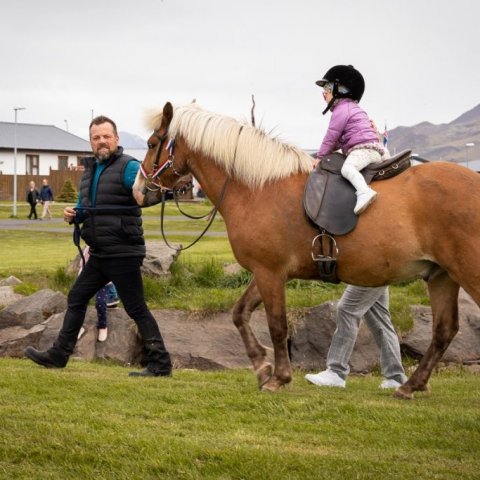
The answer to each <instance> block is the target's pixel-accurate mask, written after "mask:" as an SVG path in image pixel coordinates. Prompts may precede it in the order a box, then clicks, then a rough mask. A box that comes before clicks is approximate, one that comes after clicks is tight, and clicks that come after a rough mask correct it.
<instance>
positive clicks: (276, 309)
mask: <svg viewBox="0 0 480 480" xmlns="http://www.w3.org/2000/svg"><path fill="white" fill-rule="evenodd" d="M255 279H256V282H257V287H258V290H259V292H260V295H261V296H262V299H263V303H264V305H265V313H266V315H267V321H268V328H269V330H270V337H271V339H272V344H273V351H274V358H275V366H274V370H273V376H272V377H271V378H270V379H269V380H268V381H267V382H266V383H264V384H263V386H262V387H261V388H262V390H264V391H270V392H275V391H277V390H278V389H279V388H281V387H282V386H283V385H285V384H287V383H289V382H291V381H292V367H291V365H290V359H289V357H288V348H287V336H288V325H287V312H286V307H285V282H286V279H285V277H284V276H283V275H279V274H275V273H273V272H270V271H265V272H261V273H258V272H256V273H255Z"/></svg>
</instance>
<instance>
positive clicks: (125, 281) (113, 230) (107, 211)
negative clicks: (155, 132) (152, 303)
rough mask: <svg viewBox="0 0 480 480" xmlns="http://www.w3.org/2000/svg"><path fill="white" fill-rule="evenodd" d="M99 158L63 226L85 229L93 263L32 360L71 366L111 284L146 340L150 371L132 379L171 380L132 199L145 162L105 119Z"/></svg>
mask: <svg viewBox="0 0 480 480" xmlns="http://www.w3.org/2000/svg"><path fill="white" fill-rule="evenodd" d="M89 131H90V143H91V146H92V151H93V154H94V156H93V157H89V158H87V159H86V160H85V171H84V174H83V176H82V180H81V182H80V189H79V197H78V201H77V206H76V208H72V207H66V208H65V209H64V212H63V217H64V220H65V221H66V222H68V223H72V222H75V223H76V224H77V225H81V230H80V234H81V237H82V239H83V240H84V241H85V243H86V244H87V245H88V246H89V247H90V258H89V260H88V262H86V264H85V266H84V267H83V269H82V272H81V273H80V275H79V276H78V277H77V279H76V281H75V283H74V285H73V287H72V289H71V290H70V292H69V294H68V298H67V300H68V306H67V311H66V314H65V317H64V320H63V325H62V328H61V330H60V332H59V334H58V337H57V339H56V340H55V342H54V343H53V346H52V347H51V348H49V349H48V350H45V351H39V350H37V349H35V348H33V347H27V348H26V350H25V354H26V356H27V357H28V358H30V359H31V360H33V361H34V362H36V363H38V364H39V365H42V366H44V367H47V368H63V367H65V366H66V365H67V362H68V359H69V357H70V356H71V355H72V353H73V351H74V348H75V345H76V343H77V339H78V334H79V332H80V329H81V327H82V325H83V322H84V319H85V314H86V310H87V306H88V302H89V300H90V299H91V298H92V297H93V296H94V295H95V294H96V292H97V291H98V290H99V289H100V288H102V287H103V286H105V285H106V284H107V283H108V282H110V281H112V282H113V283H114V284H115V286H116V288H117V290H118V294H119V296H120V299H121V300H122V303H123V306H124V308H125V311H126V312H127V314H128V315H129V316H130V317H131V318H132V319H133V320H134V321H135V323H136V324H137V326H138V330H139V332H140V335H141V337H142V341H143V346H144V352H145V356H146V368H144V369H143V370H141V371H135V372H130V375H131V376H140V377H161V376H170V375H171V373H172V363H171V360H170V355H169V353H168V351H167V350H166V348H165V344H164V341H163V338H162V336H161V334H160V330H159V328H158V325H157V322H156V320H155V318H154V317H153V315H152V314H151V312H150V311H149V309H148V307H147V305H146V303H145V298H144V292H143V280H142V275H141V271H140V267H141V265H142V263H143V259H144V258H145V253H146V249H145V240H144V235H143V228H142V211H141V209H140V207H139V206H138V205H137V202H136V201H135V199H134V198H133V196H132V186H133V184H134V182H135V177H136V175H137V172H138V170H139V168H140V162H138V161H137V160H135V159H134V158H132V157H130V156H129V155H125V154H124V153H123V148H122V147H120V146H119V145H118V141H119V138H118V133H117V127H116V125H115V123H114V122H113V120H111V119H110V118H108V117H104V116H100V117H96V118H94V119H93V120H92V121H91V123H90V127H89Z"/></svg>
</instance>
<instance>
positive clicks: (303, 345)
mask: <svg viewBox="0 0 480 480" xmlns="http://www.w3.org/2000/svg"><path fill="white" fill-rule="evenodd" d="M336 305H337V302H326V303H323V304H322V305H320V306H318V307H314V308H311V309H306V311H305V314H304V316H303V317H301V318H299V319H297V320H296V321H295V322H294V323H295V326H294V332H293V336H292V339H291V357H292V365H293V366H294V367H296V368H301V369H304V370H323V369H324V368H325V367H326V364H325V362H326V359H327V354H328V349H329V347H330V342H331V340H332V336H333V333H334V332H335V328H336V323H335V312H336ZM378 364H379V350H378V347H377V345H376V343H375V341H374V339H373V336H372V334H371V333H370V330H369V329H368V328H367V327H366V326H365V324H364V323H363V322H362V323H361V324H360V329H359V332H358V337H357V341H356V343H355V348H354V350H353V353H352V356H351V357H350V370H351V372H352V373H366V372H370V371H372V370H373V369H374V368H375V367H376V366H377V365H378Z"/></svg>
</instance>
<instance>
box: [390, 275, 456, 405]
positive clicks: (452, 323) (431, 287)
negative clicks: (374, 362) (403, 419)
mask: <svg viewBox="0 0 480 480" xmlns="http://www.w3.org/2000/svg"><path fill="white" fill-rule="evenodd" d="M428 291H429V293H430V303H431V305H432V316H433V326H432V342H431V343H430V346H429V347H428V350H427V351H426V353H425V355H424V356H423V358H422V360H421V361H420V363H419V364H418V367H417V369H416V370H415V371H414V372H413V374H412V376H411V377H410V378H409V379H408V381H407V382H406V383H405V384H404V385H402V386H401V387H399V388H398V389H397V391H396V392H395V393H394V397H396V398H402V399H407V400H410V399H412V398H413V392H415V391H422V390H426V389H427V382H428V379H429V378H430V375H431V374H432V370H433V369H434V368H435V366H436V365H437V364H438V362H439V361H440V359H441V358H442V356H443V354H444V353H445V351H446V350H447V348H448V346H449V345H450V342H451V341H452V340H453V338H454V337H455V335H456V333H457V332H458V291H459V286H458V284H457V283H455V282H454V281H453V280H452V279H451V278H450V276H449V275H448V273H447V272H443V273H441V274H440V275H438V276H436V277H435V278H433V279H431V280H429V281H428Z"/></svg>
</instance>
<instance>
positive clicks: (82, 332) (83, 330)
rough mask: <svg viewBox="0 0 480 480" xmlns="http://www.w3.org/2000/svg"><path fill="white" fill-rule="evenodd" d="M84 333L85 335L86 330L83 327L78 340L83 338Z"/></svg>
mask: <svg viewBox="0 0 480 480" xmlns="http://www.w3.org/2000/svg"><path fill="white" fill-rule="evenodd" d="M84 333H85V329H84V328H83V327H81V328H80V331H79V332H78V336H77V340H80V339H81V338H82V337H83V334H84Z"/></svg>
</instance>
